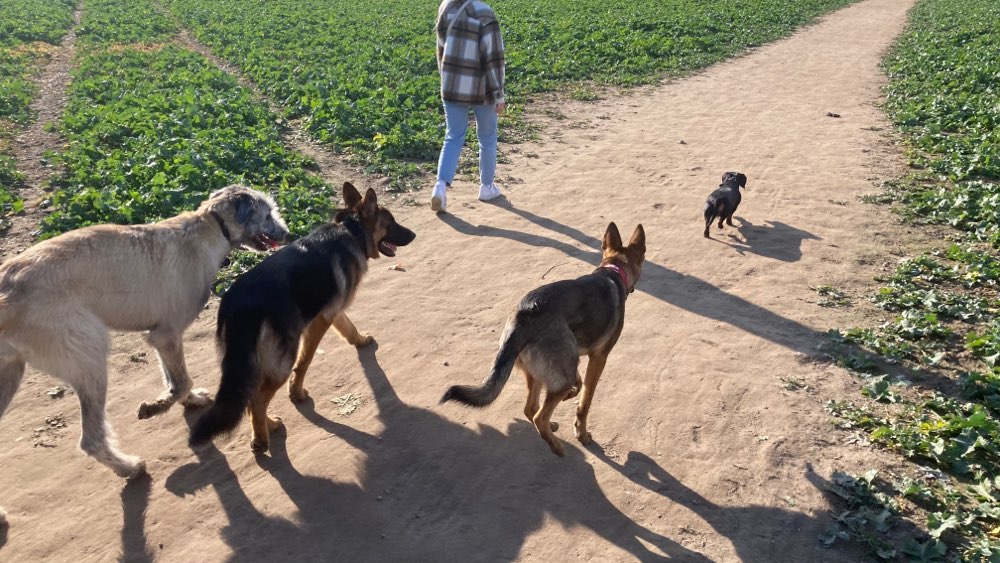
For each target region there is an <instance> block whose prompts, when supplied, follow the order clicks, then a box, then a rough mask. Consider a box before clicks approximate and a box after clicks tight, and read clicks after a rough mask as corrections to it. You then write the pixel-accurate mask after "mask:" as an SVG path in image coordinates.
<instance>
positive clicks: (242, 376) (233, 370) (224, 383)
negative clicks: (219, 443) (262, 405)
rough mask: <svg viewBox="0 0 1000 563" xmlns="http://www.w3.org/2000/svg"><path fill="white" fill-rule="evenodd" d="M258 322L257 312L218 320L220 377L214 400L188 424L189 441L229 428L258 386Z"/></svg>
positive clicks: (206, 438)
mask: <svg viewBox="0 0 1000 563" xmlns="http://www.w3.org/2000/svg"><path fill="white" fill-rule="evenodd" d="M262 324H263V319H262V318H261V317H260V316H259V315H254V318H238V317H236V316H231V317H230V318H228V319H227V320H226V321H220V322H219V326H218V329H217V330H216V335H215V337H216V340H217V341H218V342H220V343H222V342H224V343H225V348H224V350H225V352H224V354H223V358H222V380H221V381H220V382H219V392H218V393H216V395H215V404H213V405H212V406H211V407H209V409H208V411H206V412H205V414H203V415H201V417H200V418H199V419H198V420H197V421H196V422H195V424H194V427H193V428H191V438H190V439H189V440H188V443H189V444H190V445H192V446H197V445H199V444H204V443H206V442H208V441H209V440H211V439H212V438H214V437H216V436H218V435H219V434H227V433H229V432H232V431H233V430H235V429H236V426H237V425H239V423H240V420H242V419H243V413H244V412H245V411H246V408H247V405H248V404H249V403H250V398H251V397H252V396H253V394H254V391H256V390H257V388H258V387H259V386H260V372H259V370H258V369H257V340H258V338H259V337H260V329H261V325H262Z"/></svg>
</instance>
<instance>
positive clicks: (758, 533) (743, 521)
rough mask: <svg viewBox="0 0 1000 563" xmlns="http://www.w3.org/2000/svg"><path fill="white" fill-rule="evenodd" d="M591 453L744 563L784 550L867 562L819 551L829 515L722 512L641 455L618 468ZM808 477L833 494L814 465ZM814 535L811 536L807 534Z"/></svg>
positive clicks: (846, 550)
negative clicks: (727, 545)
mask: <svg viewBox="0 0 1000 563" xmlns="http://www.w3.org/2000/svg"><path fill="white" fill-rule="evenodd" d="M588 449H589V450H590V451H591V453H593V454H594V455H596V456H597V457H598V458H599V459H600V460H601V461H603V462H604V463H605V464H607V465H608V466H609V467H611V468H612V469H614V470H615V471H618V472H619V473H621V474H622V475H623V476H624V477H626V478H628V479H629V480H630V481H632V482H633V483H635V484H637V485H639V486H641V487H643V488H645V489H648V490H650V491H652V492H654V493H656V494H659V495H661V496H663V497H664V498H666V499H669V500H670V501H671V502H674V503H677V504H680V505H682V506H685V507H687V508H688V509H690V510H691V511H692V512H694V513H695V514H697V515H698V517H699V518H701V519H702V520H704V521H705V523H707V524H708V525H709V526H711V527H712V529H714V530H715V531H716V533H718V534H719V535H721V536H724V537H726V538H728V539H729V540H730V541H731V542H732V545H733V549H734V550H735V551H736V554H737V556H738V559H739V560H740V561H774V560H775V554H776V553H779V552H781V551H782V550H784V553H786V557H791V556H792V555H791V554H793V553H796V554H800V555H801V554H803V551H814V552H815V554H816V555H815V557H821V558H823V559H827V558H830V559H834V558H836V559H841V560H844V561H863V560H865V559H866V557H865V552H864V550H863V549H862V548H861V547H860V546H857V545H853V544H847V543H845V544H838V547H837V549H836V552H835V553H833V552H830V551H828V550H826V549H824V548H821V547H820V544H819V542H818V541H817V540H818V536H819V535H821V534H822V533H823V532H825V531H826V530H828V529H829V528H830V525H831V524H832V523H833V520H832V518H830V517H829V516H827V515H824V516H810V515H808V514H806V513H804V512H797V511H793V510H786V509H783V508H780V507H770V506H738V507H723V506H719V505H717V504H715V503H713V502H711V501H709V500H708V499H706V498H705V497H703V496H701V495H699V494H698V493H696V492H695V491H693V490H691V489H690V488H688V487H686V486H685V485H684V484H683V483H681V482H680V481H679V480H677V479H676V478H675V477H674V476H672V475H670V473H668V472H667V471H666V470H665V469H663V468H662V467H660V466H659V465H658V464H657V463H656V462H655V461H653V460H652V459H650V458H649V456H647V455H645V454H643V453H640V452H634V451H633V452H629V454H628V456H627V457H626V460H625V463H623V464H619V463H617V462H616V461H614V460H612V459H611V458H609V457H608V456H607V454H605V452H604V450H603V449H602V448H601V447H600V446H599V445H597V444H592V445H591V446H589V447H588ZM804 477H805V478H806V479H807V480H808V481H809V482H810V484H812V485H813V486H814V487H816V489H818V490H820V491H823V492H824V493H827V492H828V491H829V490H830V486H829V485H830V484H829V481H827V480H826V479H824V478H823V477H821V476H820V475H818V474H817V473H816V472H815V471H813V468H812V466H811V465H808V464H807V467H806V472H805V475H804ZM810 531H812V532H813V533H808V532H810ZM795 538H801V540H802V542H804V543H807V544H808V545H799V546H795V545H793V542H794V541H795V540H794V539H795ZM820 553H826V554H828V557H823V556H822V555H820ZM797 558H798V557H796V559H797Z"/></svg>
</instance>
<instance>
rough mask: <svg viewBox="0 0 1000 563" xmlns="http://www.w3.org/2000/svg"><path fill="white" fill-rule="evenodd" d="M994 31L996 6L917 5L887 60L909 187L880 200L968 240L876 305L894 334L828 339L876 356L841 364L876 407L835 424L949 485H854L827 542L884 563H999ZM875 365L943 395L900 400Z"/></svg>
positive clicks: (969, 1)
mask: <svg viewBox="0 0 1000 563" xmlns="http://www.w3.org/2000/svg"><path fill="white" fill-rule="evenodd" d="M998 22H1000V4H998V3H997V2H994V1H992V0H922V1H920V2H918V4H917V6H916V7H915V8H914V10H913V11H912V13H911V22H910V25H909V27H908V28H907V30H906V32H905V33H904V35H903V36H902V37H901V38H900V40H899V42H898V44H897V46H896V47H895V49H893V51H892V52H891V53H890V54H889V55H888V56H887V57H886V59H885V68H886V71H887V73H888V75H889V77H890V84H889V86H888V88H887V90H886V95H887V100H886V110H887V112H888V114H889V116H890V118H891V119H892V120H893V121H894V122H895V123H896V125H897V126H898V127H899V128H900V131H901V132H902V134H903V137H904V140H905V141H906V143H907V146H908V147H909V152H908V155H909V158H910V162H911V165H912V167H913V173H912V174H911V176H910V177H908V178H905V179H904V180H903V181H901V182H899V183H898V185H895V186H894V187H893V188H892V189H890V191H889V192H888V193H887V194H886V196H884V197H883V198H882V200H883V201H893V200H895V201H898V202H900V203H901V204H902V207H901V211H902V213H903V215H904V217H905V218H906V219H907V220H908V221H911V222H914V223H932V224H946V225H951V226H953V227H955V228H956V229H958V230H959V232H960V233H961V234H960V236H958V237H956V241H955V242H954V243H953V244H949V245H946V246H945V247H943V248H941V249H939V250H937V251H936V252H933V253H931V254H928V255H924V256H918V257H915V258H911V259H908V260H906V261H904V262H902V263H901V264H900V265H899V267H898V268H897V269H896V272H895V273H894V274H893V275H891V276H888V277H886V278H884V279H881V280H880V281H881V282H882V283H883V284H884V285H883V287H881V288H880V289H879V291H878V293H877V294H875V295H873V296H872V301H874V302H875V303H876V304H878V305H879V306H880V307H882V308H883V309H885V310H887V311H891V312H894V313H896V314H898V316H896V318H895V319H894V320H893V321H891V322H888V323H886V324H884V325H882V326H880V327H877V328H874V329H851V330H848V331H845V332H840V331H836V332H834V334H833V336H834V339H835V340H838V341H847V342H850V343H854V344H856V345H860V346H861V347H862V348H863V349H864V350H866V351H867V352H868V353H870V354H871V355H870V356H869V355H848V356H845V357H843V358H842V362H843V364H844V365H846V366H847V367H850V368H852V369H854V370H856V371H858V372H859V373H862V374H863V375H864V377H865V378H866V379H867V383H866V385H865V391H864V393H865V395H867V396H868V397H869V398H870V399H871V401H870V402H869V403H868V404H864V403H862V404H857V405H856V404H853V403H852V404H846V403H834V404H831V405H830V408H831V410H832V411H833V412H834V413H835V414H837V415H838V416H839V417H840V418H841V419H842V420H843V424H845V425H847V426H849V427H853V428H860V429H864V430H866V431H868V432H869V433H870V436H871V438H872V440H873V441H874V442H875V443H876V444H879V445H881V446H883V447H886V448H888V449H891V450H893V451H897V452H899V453H900V454H902V455H903V456H904V457H906V458H908V459H911V460H913V461H915V462H917V463H919V464H921V465H923V466H926V467H931V468H933V470H934V471H940V472H942V477H941V478H934V479H926V478H903V479H902V480H900V481H897V482H895V483H892V486H891V487H889V489H890V491H889V493H888V494H886V493H884V492H882V493H877V492H873V491H875V487H874V486H873V485H872V482H871V479H868V480H865V479H863V478H862V479H858V480H856V481H854V482H852V483H851V485H852V487H854V490H853V492H852V493H851V495H849V496H851V498H853V499H854V500H855V501H856V502H855V505H854V506H853V507H852V510H850V511H848V512H846V513H844V514H843V515H841V518H840V521H841V523H842V528H841V530H840V531H837V532H834V533H833V535H831V536H830V537H829V538H828V540H829V541H830V542H832V541H834V540H835V539H836V538H837V537H853V538H854V539H859V540H861V541H865V542H868V544H869V545H870V546H871V547H872V551H873V553H874V554H875V555H876V556H878V557H881V558H884V559H893V558H896V557H904V558H906V559H909V560H915V561H980V562H985V561H1000V258H998V256H997V249H1000V228H998V226H1000V128H998V126H1000V102H998V100H1000V26H998V25H997V24H998ZM873 358H874V359H873ZM874 360H883V361H885V362H888V363H889V364H890V365H891V364H897V365H902V366H904V367H906V368H908V369H912V370H914V371H915V372H916V373H923V374H928V375H929V376H930V377H932V378H933V377H940V381H945V382H947V384H938V385H937V386H936V387H937V390H932V391H925V392H922V393H917V394H914V393H908V392H904V390H905V389H906V388H905V386H902V385H898V384H897V381H898V380H897V379H895V378H893V377H891V376H888V375H886V374H885V372H884V371H883V370H882V369H880V368H879V365H880V362H876V361H874ZM877 403H882V405H878V404H877ZM883 405H891V408H886V407H885V406H883ZM854 493H859V494H854ZM917 509H919V510H922V511H923V513H924V514H926V527H927V529H928V530H929V531H930V538H928V539H921V538H918V537H914V536H910V537H904V538H902V539H900V538H899V537H893V536H892V528H893V527H894V522H895V521H897V520H898V518H900V517H901V516H902V515H904V514H907V513H908V514H910V515H911V517H912V514H913V513H914V510H917Z"/></svg>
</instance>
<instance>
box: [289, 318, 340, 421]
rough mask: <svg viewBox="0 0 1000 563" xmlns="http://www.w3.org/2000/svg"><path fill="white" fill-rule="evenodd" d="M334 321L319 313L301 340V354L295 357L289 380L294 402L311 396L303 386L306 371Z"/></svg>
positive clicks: (291, 397)
mask: <svg viewBox="0 0 1000 563" xmlns="http://www.w3.org/2000/svg"><path fill="white" fill-rule="evenodd" d="M331 322H332V321H329V320H327V319H326V318H325V317H324V316H323V315H317V316H316V318H315V319H313V321H312V322H311V323H309V326H307V327H306V330H305V332H303V333H302V339H301V340H300V341H299V354H298V356H297V357H296V358H295V365H294V366H292V377H291V379H289V380H288V398H289V399H291V400H292V402H293V403H298V402H301V401H304V400H305V399H306V397H308V396H309V392H308V391H306V390H305V389H304V388H303V387H302V383H303V382H305V380H306V371H307V370H308V369H309V364H311V363H312V360H313V356H315V355H316V348H317V347H318V346H319V343H320V341H321V340H323V335H324V334H326V331H327V330H328V329H329V328H330V324H331Z"/></svg>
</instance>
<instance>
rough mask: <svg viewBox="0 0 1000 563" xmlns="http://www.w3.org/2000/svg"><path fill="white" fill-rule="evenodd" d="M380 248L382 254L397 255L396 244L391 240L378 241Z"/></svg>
mask: <svg viewBox="0 0 1000 563" xmlns="http://www.w3.org/2000/svg"><path fill="white" fill-rule="evenodd" d="M378 249H379V252H381V253H382V254H385V255H386V256H395V255H396V245H395V244H392V243H391V242H389V241H385V240H383V241H380V242H379V243H378Z"/></svg>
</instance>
